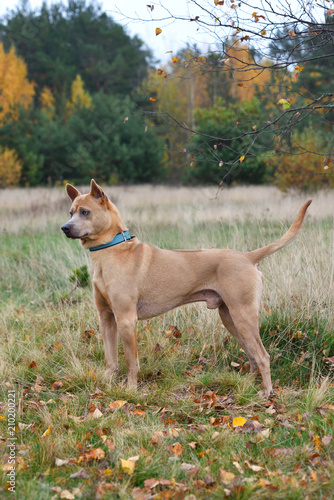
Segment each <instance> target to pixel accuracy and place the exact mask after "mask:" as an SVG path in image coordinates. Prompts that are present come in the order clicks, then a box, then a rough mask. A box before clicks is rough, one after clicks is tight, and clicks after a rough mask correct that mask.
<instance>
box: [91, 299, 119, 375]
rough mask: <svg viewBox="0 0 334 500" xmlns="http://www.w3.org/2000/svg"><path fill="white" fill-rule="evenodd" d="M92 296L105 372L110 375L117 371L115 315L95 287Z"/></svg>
mask: <svg viewBox="0 0 334 500" xmlns="http://www.w3.org/2000/svg"><path fill="white" fill-rule="evenodd" d="M94 297H95V302H96V307H97V310H98V313H99V324H100V332H101V335H102V339H103V346H104V355H105V358H106V365H107V372H108V373H109V374H110V375H115V373H116V372H117V371H118V338H117V325H116V320H115V316H114V314H113V312H112V310H111V309H110V307H109V306H108V304H107V303H106V301H105V299H104V298H103V297H102V295H101V294H100V292H99V291H98V290H97V289H94Z"/></svg>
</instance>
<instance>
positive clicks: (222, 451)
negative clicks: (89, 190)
mask: <svg viewBox="0 0 334 500" xmlns="http://www.w3.org/2000/svg"><path fill="white" fill-rule="evenodd" d="M134 212H135V211H134ZM64 218H66V214H64ZM181 222H182V221H180V224H179V225H173V224H169V223H167V224H166V225H161V224H151V225H147V226H143V227H142V228H141V237H142V239H145V240H146V241H150V242H152V243H154V244H158V245H160V246H164V247H170V248H191V247H197V248H198V247H201V246H208V247H210V246H216V247H224V246H229V247H232V248H237V249H239V250H246V249H248V250H250V249H252V248H256V247H257V246H260V245H263V244H266V243H268V242H269V241H272V240H273V239H275V238H276V237H278V236H280V235H281V234H282V232H284V229H285V228H286V225H284V227H283V226H282V224H281V223H280V222H278V221H271V222H268V221H266V220H259V221H251V220H247V221H244V222H238V221H236V222H233V223H224V222H223V221H220V222H219V221H218V222H217V223H216V224H215V223H213V222H208V223H207V224H206V223H203V222H196V221H193V223H191V224H190V225H189V224H187V225H185V224H182V223H181ZM57 228H58V225H56V224H54V225H53V226H52V229H51V231H44V230H43V231H41V232H40V233H36V232H34V233H33V234H30V233H29V228H26V230H25V231H22V232H21V233H20V234H16V235H14V234H7V235H3V236H1V238H0V256H1V258H0V272H1V276H2V278H3V279H2V280H1V281H0V294H1V295H0V300H1V302H0V308H1V315H0V316H1V319H0V363H1V364H0V370H1V373H2V383H1V386H0V387H1V401H0V415H1V416H2V417H1V419H0V425H1V441H0V447H1V451H2V454H3V459H2V464H5V463H6V461H7V458H6V457H7V455H8V447H7V446H6V437H8V429H7V410H8V407H7V401H8V391H9V390H14V391H15V394H16V400H17V407H16V411H17V413H16V430H15V436H16V438H17V441H16V443H17V450H16V452H17V457H18V462H17V471H16V472H17V476H16V491H17V498H20V500H21V499H23V500H25V499H26V500H34V499H36V500H37V499H38V500H39V499H43V500H44V499H49V498H50V499H51V498H60V497H61V494H63V497H64V498H66V493H62V492H64V490H69V491H70V492H71V493H72V494H73V496H74V497H75V498H77V497H78V498H79V493H80V495H81V498H84V499H91V498H99V495H100V497H101V495H102V494H103V498H106V499H108V498H110V499H112V498H120V499H128V498H129V499H130V498H147V499H148V498H153V497H154V498H159V499H160V498H161V499H164V498H179V499H183V498H186V497H187V495H194V496H193V497H192V496H189V497H188V498H189V500H193V499H194V498H196V499H202V498H203V499H204V498H210V499H211V498H212V499H220V498H225V497H226V498H227V497H228V498H238V499H248V498H251V499H252V500H253V499H267V498H277V499H279V498H284V499H302V498H306V497H308V498H310V499H311V498H331V495H332V492H333V489H334V479H333V478H334V474H333V472H334V471H333V456H334V448H333V442H334V439H332V440H330V438H329V436H330V435H332V434H333V427H334V411H333V408H334V407H333V406H331V405H333V401H334V383H333V371H331V370H330V367H331V365H330V363H329V362H328V359H327V358H330V357H331V356H334V335H333V331H334V330H333V303H332V294H331V291H330V283H332V279H333V276H332V271H331V270H330V269H332V268H330V258H329V256H330V252H331V245H332V242H331V241H332V240H331V237H332V236H331V234H332V233H331V231H332V229H333V224H332V223H331V221H330V220H329V219H328V218H327V219H323V220H321V221H320V222H318V223H317V224H316V225H314V224H312V223H311V222H308V223H306V224H305V226H304V227H303V230H302V234H301V235H300V237H299V238H298V239H297V241H296V242H295V243H294V244H293V245H294V246H291V247H289V248H288V249H285V250H283V251H282V252H280V253H279V255H278V256H273V257H270V258H269V259H267V260H266V261H265V262H264V263H263V265H261V269H262V271H263V273H264V275H265V277H266V279H265V289H264V294H263V302H262V308H261V316H260V325H261V336H262V339H263V342H264V344H265V347H266V349H267V350H268V352H269V353H270V355H271V368H272V378H273V380H274V381H276V383H275V386H276V389H275V396H274V397H273V398H272V399H271V400H269V401H265V400H263V399H261V398H260V397H259V396H258V395H257V393H258V391H259V390H260V389H261V379H260V378H257V380H256V381H254V380H253V379H252V378H251V377H250V376H249V375H248V373H247V357H246V355H245V353H244V352H243V351H242V349H240V348H239V346H238V345H237V344H236V343H235V341H234V340H233V339H232V338H231V337H230V336H229V334H228V333H227V332H226V330H225V329H224V328H223V327H222V325H221V323H220V321H219V318H218V315H217V312H216V311H208V310H207V309H206V307H205V306H204V305H203V304H195V305H191V306H187V307H184V308H180V309H178V310H175V311H171V312H170V313H168V314H166V315H164V316H162V317H158V318H154V319H153V320H150V321H145V322H141V323H140V324H139V328H138V347H139V356H140V364H141V372H140V375H139V389H138V391H137V392H135V391H131V390H129V389H127V388H126V386H125V381H126V367H125V361H124V355H123V349H122V345H121V344H120V345H119V356H120V372H119V375H118V376H117V378H116V379H114V380H110V379H109V378H108V377H107V376H106V374H105V361H104V352H103V345H102V339H101V335H100V332H99V327H98V321H97V313H96V309H95V305H94V302H93V297H92V293H91V287H90V285H89V286H88V287H78V286H77V287H76V286H75V284H74V283H73V280H71V278H70V277H71V276H73V271H74V270H76V269H79V268H80V267H82V266H84V265H87V264H89V259H88V257H87V254H86V253H85V252H84V251H83V250H82V249H81V248H80V245H79V244H78V242H75V241H69V240H66V239H65V237H63V235H61V234H59V230H58V229H57ZM169 325H174V326H176V327H177V328H178V330H179V331H180V332H181V337H180V338H174V337H173V336H172V335H170V334H168V330H169ZM232 362H234V363H238V366H236V367H234V368H233V367H232V366H231V363H232ZM55 382H57V384H55ZM115 401H123V402H124V401H126V403H124V404H123V406H121V407H120V408H117V409H114V408H111V407H110V403H111V402H115ZM96 409H98V410H99V411H100V412H101V414H100V413H99V415H100V416H99V417H98V418H90V416H91V415H92V414H93V412H94V410H96ZM138 410H139V411H138ZM240 416H242V417H244V418H245V419H247V424H246V425H245V427H242V428H239V429H238V428H234V427H233V425H232V423H233V419H234V418H235V417H240ZM28 425H31V426H30V427H27V426H28ZM254 425H256V427H254ZM48 429H49V433H48V432H47V433H46V435H45V436H44V437H43V434H44V433H45V431H47V430H48ZM176 443H179V445H180V446H178V447H176V448H175V445H176ZM173 447H174V450H176V449H178V450H179V451H181V453H180V454H176V453H175V452H174V451H173ZM99 448H101V449H102V450H103V452H104V457H103V458H101V459H99V460H88V459H87V456H88V455H87V453H88V452H89V451H91V450H95V449H99ZM131 457H139V458H138V460H136V461H135V468H134V472H133V474H128V473H127V472H126V471H124V470H123V469H122V466H121V459H128V458H131ZM56 458H58V459H62V460H66V459H71V460H70V462H69V463H67V464H64V465H62V466H59V467H58V466H57V465H56V463H55V459H56ZM182 464H191V465H192V466H193V468H192V469H191V470H186V468H185V466H182ZM257 466H258V469H257ZM5 469H6V468H5ZM81 469H83V471H84V477H81V478H71V477H70V476H71V474H74V473H76V472H78V471H80V470H81ZM221 470H223V471H228V472H230V473H233V474H234V478H233V479H232V480H231V481H225V482H224V476H223V474H224V473H222V472H221ZM152 478H155V479H156V480H158V479H159V478H160V479H161V478H162V479H165V480H169V482H166V483H165V484H162V483H161V482H160V483H157V484H156V486H155V487H154V488H152V489H151V488H150V486H149V484H152V482H151V483H149V482H148V480H150V479H152ZM1 479H2V487H1V488H2V489H0V497H1V498H7V497H8V494H10V492H6V491H5V489H6V480H7V478H6V470H2V473H1ZM145 481H146V482H145ZM138 488H140V490H139V489H138ZM136 495H137V496H136Z"/></svg>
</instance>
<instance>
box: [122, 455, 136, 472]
mask: <svg viewBox="0 0 334 500" xmlns="http://www.w3.org/2000/svg"><path fill="white" fill-rule="evenodd" d="M121 465H122V469H123V470H124V472H126V473H127V474H129V476H131V474H133V473H134V470H135V465H136V462H133V460H124V459H123V458H121Z"/></svg>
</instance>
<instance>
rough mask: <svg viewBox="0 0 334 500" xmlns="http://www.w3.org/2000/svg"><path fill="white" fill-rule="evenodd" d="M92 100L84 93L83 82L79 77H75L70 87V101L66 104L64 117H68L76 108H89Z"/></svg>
mask: <svg viewBox="0 0 334 500" xmlns="http://www.w3.org/2000/svg"><path fill="white" fill-rule="evenodd" d="M91 104H92V99H91V97H90V95H89V93H88V92H86V91H85V86H84V82H83V81H82V78H81V76H80V75H77V76H76V78H75V80H74V82H73V83H72V86H71V100H70V101H67V103H66V116H67V117H69V116H70V115H71V114H72V113H73V111H74V110H75V109H76V108H89V107H90V106H91Z"/></svg>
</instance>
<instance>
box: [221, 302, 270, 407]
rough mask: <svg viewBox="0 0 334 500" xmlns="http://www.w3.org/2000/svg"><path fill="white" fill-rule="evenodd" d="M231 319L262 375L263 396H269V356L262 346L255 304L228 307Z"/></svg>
mask: <svg viewBox="0 0 334 500" xmlns="http://www.w3.org/2000/svg"><path fill="white" fill-rule="evenodd" d="M229 312H230V315H231V318H232V321H233V323H234V325H235V327H236V329H237V331H238V333H239V336H240V337H239V341H240V340H241V342H242V344H243V345H244V346H245V347H247V349H245V351H246V352H247V353H249V355H250V356H251V357H252V358H254V360H255V363H256V364H257V366H258V367H259V370H260V372H261V375H262V381H263V387H264V396H265V397H269V396H270V394H271V393H272V390H273V388H272V384H271V375H270V357H269V354H268V353H267V351H266V350H265V348H264V347H263V344H262V341H261V337H260V334H259V325H258V312H257V307H256V306H255V305H244V307H242V308H240V309H233V307H229Z"/></svg>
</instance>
